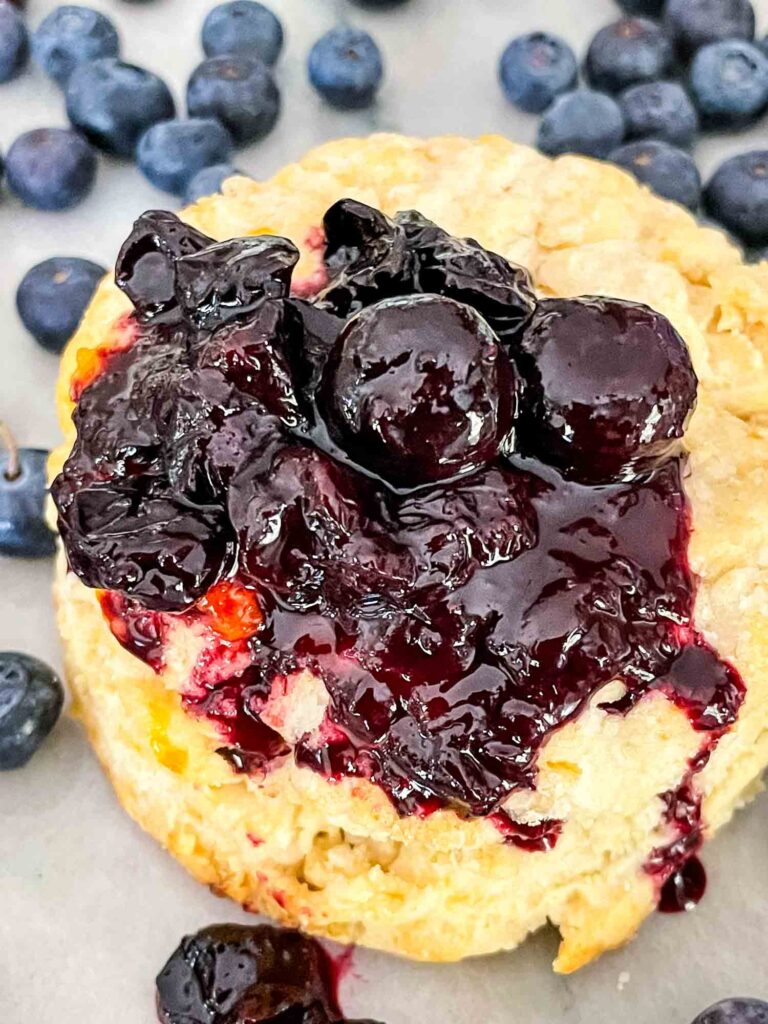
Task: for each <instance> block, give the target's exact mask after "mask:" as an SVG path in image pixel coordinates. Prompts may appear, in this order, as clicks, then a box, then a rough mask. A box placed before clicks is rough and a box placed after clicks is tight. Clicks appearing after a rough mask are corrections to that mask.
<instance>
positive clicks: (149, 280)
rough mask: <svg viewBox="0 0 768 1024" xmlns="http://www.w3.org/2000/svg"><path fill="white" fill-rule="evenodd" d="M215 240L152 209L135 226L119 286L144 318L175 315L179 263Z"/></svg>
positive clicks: (123, 254) (120, 262)
mask: <svg viewBox="0 0 768 1024" xmlns="http://www.w3.org/2000/svg"><path fill="white" fill-rule="evenodd" d="M212 241H213V239H211V238H209V237H208V236H207V235H204V234H202V232H200V231H197V230H196V229H195V228H193V227H190V226H189V225H188V224H184V223H183V221H181V220H179V218H178V217H177V216H176V215H175V214H173V213H168V212H167V211H166V210H148V211H147V212H146V213H143V214H142V215H141V217H139V219H138V220H137V221H136V222H135V224H134V225H133V230H132V231H131V233H130V235H129V236H128V238H126V240H125V242H123V245H122V247H121V249H120V252H119V254H118V257H117V263H116V265H115V283H116V284H117V287H118V288H120V289H122V291H124V292H125V294H126V295H127V296H128V298H129V299H130V300H131V302H132V303H133V305H134V308H135V309H136V311H137V312H138V313H140V314H141V315H142V317H143V318H144V319H150V318H152V317H156V316H162V315H168V314H170V315H173V313H174V312H175V311H176V308H177V300H176V269H175V264H176V260H177V259H179V257H180V256H187V255H189V254H190V253H193V252H199V251H200V250H201V249H205V248H206V246H208V245H210V244H211V243H212Z"/></svg>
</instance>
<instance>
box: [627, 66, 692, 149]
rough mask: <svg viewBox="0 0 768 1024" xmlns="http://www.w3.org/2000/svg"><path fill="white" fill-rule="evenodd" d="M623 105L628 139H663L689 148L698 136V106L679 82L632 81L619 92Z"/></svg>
mask: <svg viewBox="0 0 768 1024" xmlns="http://www.w3.org/2000/svg"><path fill="white" fill-rule="evenodd" d="M619 106H620V107H621V111H622V113H623V114H624V121H625V123H626V126H627V139H630V140H632V139H661V140H662V141H663V142H669V143H670V144H671V145H673V146H679V147H680V148H681V149H688V148H689V147H690V146H691V145H692V144H693V141H694V139H695V138H696V133H697V132H698V129H699V118H698V115H697V113H696V108H695V107H694V105H693V103H692V102H691V98H690V96H689V95H688V93H687V92H686V91H685V89H684V88H683V87H682V86H681V85H679V84H678V83H677V82H642V83H641V84H640V85H632V86H630V87H629V89H625V90H624V92H623V93H622V94H621V95H620V96H619Z"/></svg>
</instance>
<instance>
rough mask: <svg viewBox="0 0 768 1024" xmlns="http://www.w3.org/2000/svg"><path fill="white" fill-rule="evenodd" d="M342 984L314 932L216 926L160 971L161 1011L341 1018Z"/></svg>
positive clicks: (256, 1023)
mask: <svg viewBox="0 0 768 1024" xmlns="http://www.w3.org/2000/svg"><path fill="white" fill-rule="evenodd" d="M334 987H335V986H334V966H333V963H332V961H331V959H330V958H329V956H328V954H327V953H326V952H325V950H324V949H323V947H322V946H321V945H320V944H319V943H318V942H316V941H315V940H314V939H310V938H307V937H306V936H304V935H299V933H298V932H294V931H289V930H287V929H285V928H274V927H272V926H270V925H257V926H256V927H243V926H241V925H234V924H220V925H212V926H210V927H208V928H202V929H201V930H200V931H199V932H196V933H195V934H194V935H187V936H186V937H185V938H183V939H182V940H181V943H180V944H179V946H178V948H177V949H176V950H175V951H174V952H173V954H172V955H171V957H170V959H169V960H168V963H167V964H166V965H165V967H164V968H163V969H162V971H161V972H160V974H159V975H158V976H157V1013H158V1018H159V1020H160V1021H161V1024H336V1022H341V1021H343V1020H345V1019H346V1018H344V1017H343V1016H342V1013H341V1011H340V1009H339V1006H338V1002H337V998H336V993H335V991H334ZM350 1024H354V1022H350ZM357 1024H375V1022H373V1021H358V1022H357Z"/></svg>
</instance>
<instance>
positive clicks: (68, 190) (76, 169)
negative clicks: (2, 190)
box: [5, 128, 96, 210]
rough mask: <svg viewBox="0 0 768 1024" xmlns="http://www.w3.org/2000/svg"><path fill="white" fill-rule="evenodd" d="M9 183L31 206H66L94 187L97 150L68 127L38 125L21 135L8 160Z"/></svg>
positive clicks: (61, 208) (74, 202)
mask: <svg viewBox="0 0 768 1024" xmlns="http://www.w3.org/2000/svg"><path fill="white" fill-rule="evenodd" d="M5 173H6V177H7V180H8V187H9V188H10V190H11V191H12V192H13V193H14V194H15V195H16V196H18V198H19V199H20V200H21V201H22V202H23V203H25V204H26V205H27V206H33V207H35V209H38V210H66V209H67V208H69V207H70V206H75V205H77V203H79V202H81V201H82V200H83V199H84V198H85V197H86V195H88V193H89V192H90V191H91V188H92V187H93V182H94V179H95V177H96V154H95V153H94V151H93V149H92V148H91V146H90V145H89V144H88V143H87V142H86V140H85V139H84V138H83V137H82V135H79V134H78V133H77V132H75V131H70V130H68V129H66V128H36V129H35V130H34V131H31V132H25V134H24V135H20V136H19V137H18V139H16V141H15V142H14V143H13V145H12V146H11V148H10V149H9V150H8V156H7V157H6V161H5Z"/></svg>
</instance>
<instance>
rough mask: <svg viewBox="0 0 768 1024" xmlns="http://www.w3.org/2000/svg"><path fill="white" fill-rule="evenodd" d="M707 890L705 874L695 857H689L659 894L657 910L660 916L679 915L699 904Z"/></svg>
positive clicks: (673, 873) (702, 866) (674, 872)
mask: <svg viewBox="0 0 768 1024" xmlns="http://www.w3.org/2000/svg"><path fill="white" fill-rule="evenodd" d="M706 888H707V873H706V871H705V870H704V865H703V864H702V863H701V861H700V860H699V858H698V857H697V856H695V855H694V856H692V857H689V858H688V860H686V861H684V862H683V863H682V864H681V865H680V867H679V868H676V869H675V870H674V871H673V872H672V874H671V875H670V876H669V878H668V879H667V880H666V882H665V883H664V885H663V886H662V887H661V893H660V894H659V903H658V909H659V910H660V911H661V913H662V914H679V913H682V912H683V911H686V910H693V908H694V907H695V906H696V905H697V904H698V903H700V901H701V900H702V898H703V896H704V893H705V892H706Z"/></svg>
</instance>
